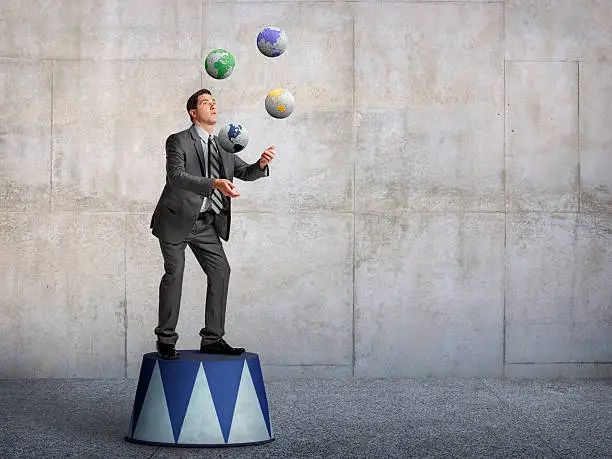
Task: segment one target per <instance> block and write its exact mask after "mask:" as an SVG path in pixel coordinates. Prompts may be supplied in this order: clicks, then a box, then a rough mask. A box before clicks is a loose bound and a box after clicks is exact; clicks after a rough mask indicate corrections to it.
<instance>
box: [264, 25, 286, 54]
mask: <svg viewBox="0 0 612 459" xmlns="http://www.w3.org/2000/svg"><path fill="white" fill-rule="evenodd" d="M257 48H259V51H261V53H262V54H263V55H264V56H268V57H278V56H280V55H281V54H283V53H284V52H285V50H286V49H287V35H285V32H284V31H283V30H282V29H279V28H278V27H266V28H265V29H263V30H262V31H261V32H259V35H257Z"/></svg>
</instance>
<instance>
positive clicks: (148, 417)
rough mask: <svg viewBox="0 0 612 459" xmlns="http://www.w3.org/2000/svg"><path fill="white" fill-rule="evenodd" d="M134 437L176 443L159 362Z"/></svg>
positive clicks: (146, 440)
mask: <svg viewBox="0 0 612 459" xmlns="http://www.w3.org/2000/svg"><path fill="white" fill-rule="evenodd" d="M133 438H135V439H138V440H140V441H145V442H153V443H174V436H173V434H172V424H170V415H169V414H168V406H167V405H166V394H165V393H164V385H163V383H162V378H161V373H160V372H159V365H158V362H156V363H155V367H153V373H152V374H151V379H150V381H149V387H148V389H147V394H146V395H145V399H144V402H143V404H142V409H141V410H140V416H139V418H138V424H136V428H135V429H134V435H133Z"/></svg>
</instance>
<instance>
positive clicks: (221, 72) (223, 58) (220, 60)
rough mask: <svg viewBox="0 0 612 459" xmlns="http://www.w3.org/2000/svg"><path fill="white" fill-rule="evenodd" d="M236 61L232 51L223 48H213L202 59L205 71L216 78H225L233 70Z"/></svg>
mask: <svg viewBox="0 0 612 459" xmlns="http://www.w3.org/2000/svg"><path fill="white" fill-rule="evenodd" d="M235 65H236V61H235V60H234V56H232V53H230V52H228V51H226V50H224V49H215V50H214V51H211V52H210V53H208V56H206V60H205V61H204V68H205V69H206V73H208V74H209V75H210V76H211V77H213V78H214V79H216V80H222V79H224V78H227V77H228V76H230V75H231V74H232V72H233V71H234V66H235Z"/></svg>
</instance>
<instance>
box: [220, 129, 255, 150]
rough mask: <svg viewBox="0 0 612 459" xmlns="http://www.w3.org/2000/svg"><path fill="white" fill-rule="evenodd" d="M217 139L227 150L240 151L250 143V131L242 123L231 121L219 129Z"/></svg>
mask: <svg viewBox="0 0 612 459" xmlns="http://www.w3.org/2000/svg"><path fill="white" fill-rule="evenodd" d="M217 139H218V140H219V145H220V146H221V148H223V149H224V150H225V151H229V152H232V153H238V152H239V151H241V150H244V148H245V147H246V146H247V144H248V143H249V131H247V129H246V128H245V127H244V125H242V124H240V123H229V124H226V125H225V126H223V127H222V128H221V129H220V130H219V134H218V136H217Z"/></svg>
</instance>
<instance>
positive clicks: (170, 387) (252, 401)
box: [125, 350, 274, 447]
mask: <svg viewBox="0 0 612 459" xmlns="http://www.w3.org/2000/svg"><path fill="white" fill-rule="evenodd" d="M179 352H180V359H178V360H163V359H160V358H158V356H157V353H155V352H152V353H150V354H145V355H144V356H143V358H142V366H141V367H140V378H139V379H138V386H137V389H136V398H135V400H134V409H133V410H132V419H131V420H130V425H129V427H128V433H127V435H126V437H125V438H126V440H128V441H130V442H134V443H144V444H148V445H161V446H196V447H197V446H238V445H255V444H260V443H267V442H270V441H272V440H274V437H273V435H272V426H271V424H270V414H269V412H268V400H267V398H266V390H265V387H264V381H263V376H262V373H261V366H260V364H259V356H258V355H257V354H254V353H252V352H245V353H243V354H242V355H239V356H228V355H214V354H202V353H200V352H198V351H184V350H183V351H179Z"/></svg>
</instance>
